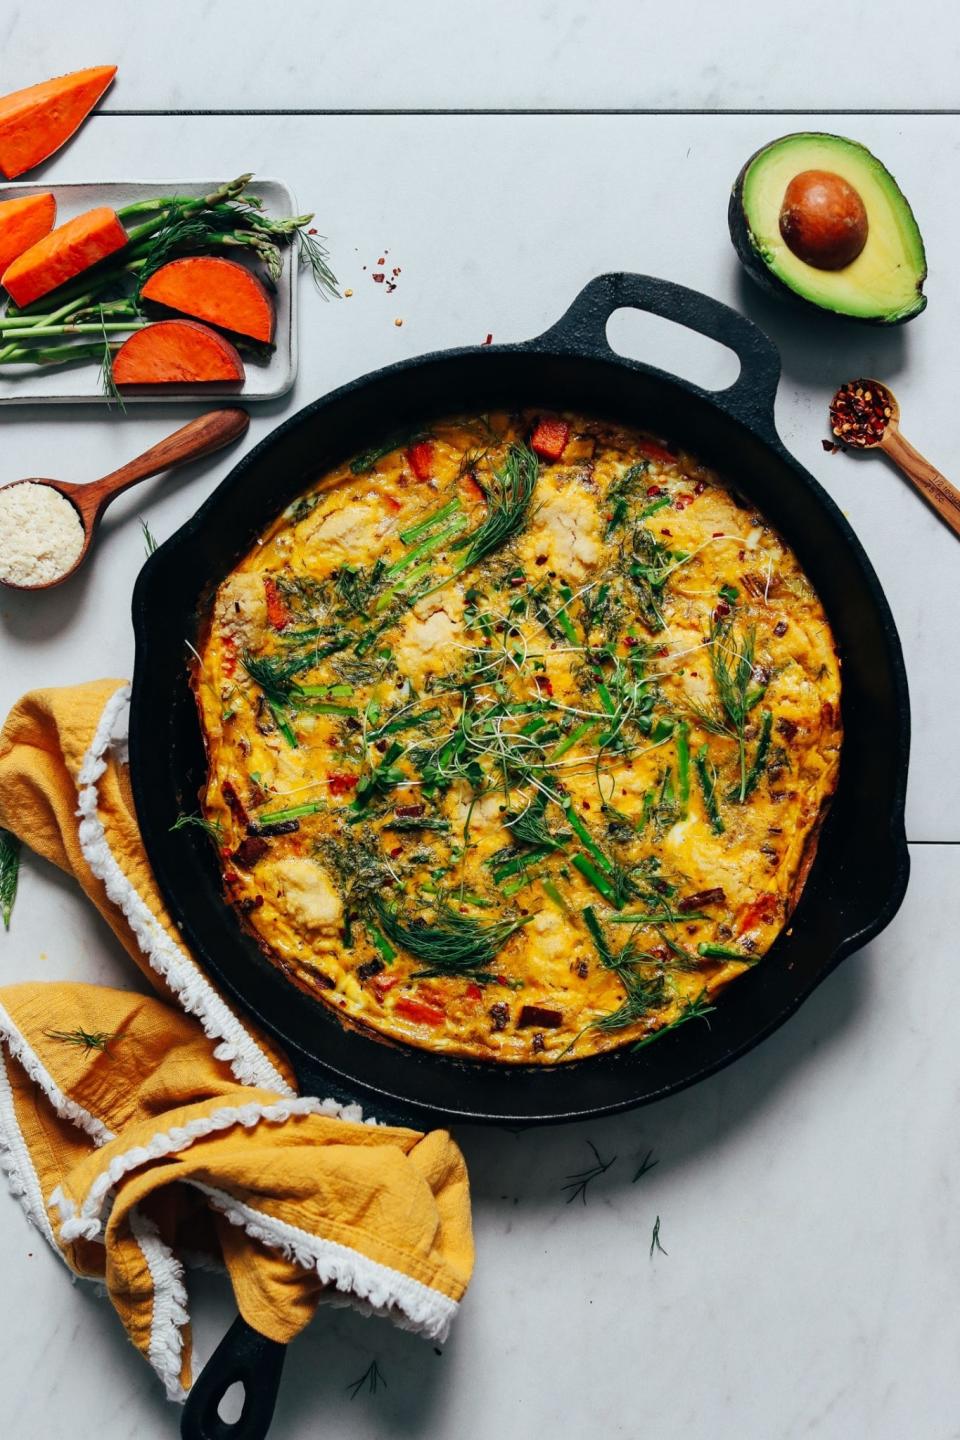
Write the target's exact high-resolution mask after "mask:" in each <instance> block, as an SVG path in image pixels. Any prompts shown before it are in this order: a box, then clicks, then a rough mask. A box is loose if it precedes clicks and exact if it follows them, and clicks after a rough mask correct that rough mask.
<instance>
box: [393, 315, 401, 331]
mask: <svg viewBox="0 0 960 1440" xmlns="http://www.w3.org/2000/svg"><path fill="white" fill-rule="evenodd" d="M393 323H394V325H396V326H397V328H398V329H399V327H400V326H401V325H402V324H403V321H402V320H401V319H400V316H399V315H398V316H397V318H396V320H394V322H393Z"/></svg>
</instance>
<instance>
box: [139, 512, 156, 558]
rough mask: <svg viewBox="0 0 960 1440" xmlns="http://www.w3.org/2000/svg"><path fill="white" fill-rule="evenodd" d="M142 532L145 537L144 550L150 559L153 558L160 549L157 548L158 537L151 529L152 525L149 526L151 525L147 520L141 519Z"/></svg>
mask: <svg viewBox="0 0 960 1440" xmlns="http://www.w3.org/2000/svg"><path fill="white" fill-rule="evenodd" d="M140 531H141V534H142V535H143V548H144V550H146V552H147V558H148V559H149V558H150V556H151V555H152V554H153V553H154V552H155V551H156V549H157V548H158V547H157V537H156V536H155V535H154V533H153V531H152V530H151V529H150V525H149V523H148V522H147V521H146V520H143V519H141V521H140Z"/></svg>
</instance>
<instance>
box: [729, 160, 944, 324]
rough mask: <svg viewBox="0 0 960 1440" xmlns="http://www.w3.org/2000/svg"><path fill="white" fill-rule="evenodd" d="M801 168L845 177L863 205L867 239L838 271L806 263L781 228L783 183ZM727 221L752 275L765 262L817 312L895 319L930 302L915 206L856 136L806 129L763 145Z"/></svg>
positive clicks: (887, 321) (746, 169) (885, 320)
mask: <svg viewBox="0 0 960 1440" xmlns="http://www.w3.org/2000/svg"><path fill="white" fill-rule="evenodd" d="M805 170H826V171H830V172H832V173H833V174H835V175H840V176H842V178H843V179H844V180H846V181H847V182H848V183H849V184H850V185H852V186H853V188H854V189H855V190H856V191H857V192H858V194H859V195H860V198H861V199H862V201H863V204H864V207H865V209H866V212H867V222H868V226H869V229H868V233H867V240H866V244H865V245H864V247H863V249H862V251H861V252H860V254H859V255H858V256H857V257H856V259H855V260H852V261H851V262H850V264H849V265H845V266H844V267H843V268H842V269H840V270H820V269H817V268H816V267H815V266H813V265H809V264H807V263H806V261H804V260H801V259H800V258H799V256H797V255H794V253H793V252H792V251H791V250H790V249H789V248H788V246H787V244H786V241H785V240H784V239H783V237H782V235H781V234H780V208H781V206H782V204H783V197H784V194H785V192H786V189H787V186H788V185H789V184H790V181H791V180H792V179H793V178H794V176H796V175H798V174H800V173H801V172H802V171H805ZM737 202H739V203H737ZM735 211H739V214H736V213H735ZM730 221H731V233H732V234H733V238H734V243H735V244H736V246H737V249H738V251H739V253H740V256H741V259H743V260H744V262H745V263H746V264H747V267H748V268H749V269H751V270H752V271H753V272H754V274H755V275H758V267H763V269H765V270H766V271H767V272H769V275H768V277H767V278H772V279H773V280H774V281H780V282H781V283H782V284H783V285H785V286H787V287H788V289H790V290H792V291H794V292H795V294H797V295H798V296H800V298H801V299H803V300H806V301H808V302H810V303H811V304H813V305H816V306H818V307H819V308H820V309H822V310H831V311H833V312H835V313H837V314H840V315H851V316H854V317H856V318H857V319H861V320H873V321H875V322H879V323H881V324H887V325H895V324H898V323H900V322H902V321H904V320H909V319H910V318H911V317H912V316H914V315H918V314H919V313H920V311H921V310H922V309H923V308H924V306H925V305H926V303H927V300H926V296H925V295H924V294H923V293H922V287H923V282H924V279H925V278H926V274H927V262H926V256H925V255H924V249H923V240H922V238H921V235H920V231H919V229H918V227H917V222H916V220H915V219H914V218H913V211H912V210H911V209H910V206H909V204H908V203H907V200H906V198H905V196H904V195H903V193H902V191H901V190H900V187H899V186H898V185H897V182H896V180H894V178H893V176H892V175H891V174H890V172H889V170H887V169H886V167H885V166H883V165H881V163H880V161H879V160H878V159H877V158H876V156H875V155H872V154H871V153H870V151H869V150H867V149H866V148H865V146H863V145H858V144H857V143H856V141H854V140H845V139H843V138H842V137H841V136H839V135H822V134H815V133H806V134H797V135H785V136H784V137H783V138H782V139H780V140H775V141H774V142H773V143H772V144H771V145H767V146H766V147H765V148H764V149H763V150H760V151H758V152H757V154H756V155H754V157H753V159H752V160H749V161H748V162H747V164H746V166H745V167H744V170H743V171H742V173H741V177H740V180H739V181H738V183H737V186H736V189H735V192H734V200H733V203H732V204H731V215H730ZM738 231H739V234H738V233H737V232H738ZM745 252H746V253H745ZM758 278H764V277H762V276H760V275H758Z"/></svg>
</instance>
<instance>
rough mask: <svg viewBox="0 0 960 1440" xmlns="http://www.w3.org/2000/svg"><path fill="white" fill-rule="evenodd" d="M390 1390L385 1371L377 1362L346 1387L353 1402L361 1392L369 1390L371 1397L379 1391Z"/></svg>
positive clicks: (372, 1362) (371, 1364)
mask: <svg viewBox="0 0 960 1440" xmlns="http://www.w3.org/2000/svg"><path fill="white" fill-rule="evenodd" d="M388 1388H389V1387H388V1385H387V1382H386V1380H385V1379H384V1376H383V1371H382V1370H381V1369H380V1366H379V1365H378V1364H377V1362H376V1360H371V1361H370V1364H369V1365H368V1366H367V1368H366V1370H364V1372H363V1374H362V1375H361V1376H360V1377H359V1378H358V1379H357V1380H351V1381H350V1383H349V1385H345V1386H344V1389H345V1390H349V1391H350V1399H351V1400H356V1398H357V1396H358V1395H359V1394H360V1391H361V1390H369V1392H370V1394H371V1395H376V1393H377V1391H378V1390H380V1389H382V1390H387V1389H388Z"/></svg>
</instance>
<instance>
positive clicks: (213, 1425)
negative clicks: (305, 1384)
mask: <svg viewBox="0 0 960 1440" xmlns="http://www.w3.org/2000/svg"><path fill="white" fill-rule="evenodd" d="M286 1353H287V1347H286V1346H285V1345H280V1344H278V1343H277V1341H276V1340H268V1339H267V1337H266V1336H265V1335H261V1334H260V1333H259V1331H257V1330H254V1329H253V1327H252V1326H251V1325H248V1324H247V1322H246V1320H244V1319H243V1317H242V1316H239V1315H238V1316H237V1318H236V1320H234V1322H233V1324H232V1325H231V1326H230V1329H229V1330H228V1331H227V1333H226V1335H224V1337H223V1339H222V1340H221V1341H220V1344H219V1345H218V1346H217V1348H216V1350H214V1352H213V1354H212V1355H211V1356H210V1359H209V1360H208V1361H207V1363H206V1365H204V1367H203V1369H202V1370H201V1372H200V1374H199V1375H198V1376H197V1379H196V1380H195V1381H194V1384H193V1388H192V1390H191V1391H190V1394H189V1395H188V1396H187V1403H186V1404H185V1405H184V1407H183V1419H182V1420H181V1422H180V1434H181V1436H182V1437H183V1440H265V1437H266V1434H267V1431H268V1430H269V1429H270V1421H271V1420H272V1419H273V1409H274V1406H275V1405H276V1403H277V1391H278V1390H279V1388H280V1376H281V1374H282V1372H283V1362H284V1358H285V1356H286ZM238 1380H239V1381H240V1383H241V1384H242V1386H243V1389H244V1397H243V1409H242V1411H241V1412H240V1418H239V1419H238V1420H234V1421H227V1420H222V1419H221V1418H220V1415H219V1413H218V1412H219V1407H220V1402H221V1401H222V1400H223V1397H224V1395H226V1393H227V1391H228V1390H229V1389H230V1386H231V1385H234V1384H236V1382H237V1381H238Z"/></svg>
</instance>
